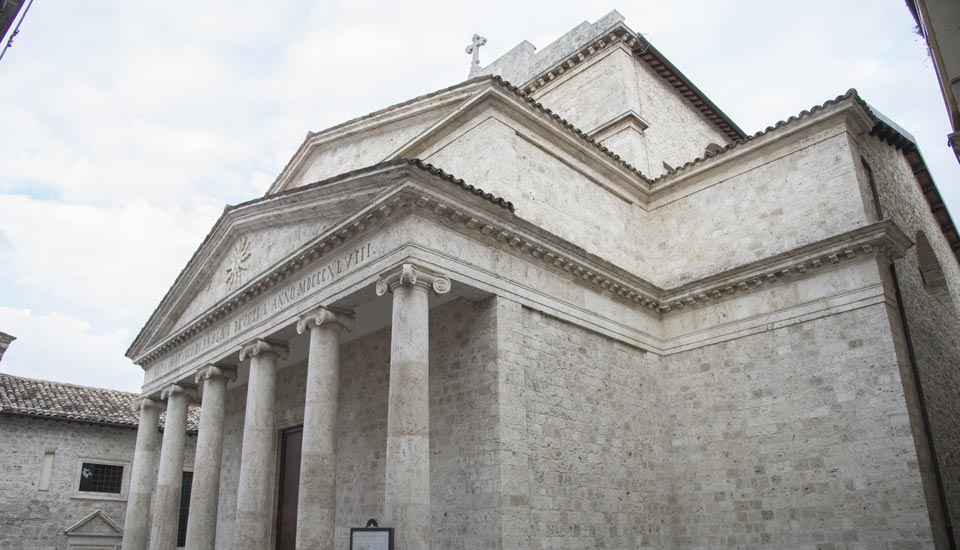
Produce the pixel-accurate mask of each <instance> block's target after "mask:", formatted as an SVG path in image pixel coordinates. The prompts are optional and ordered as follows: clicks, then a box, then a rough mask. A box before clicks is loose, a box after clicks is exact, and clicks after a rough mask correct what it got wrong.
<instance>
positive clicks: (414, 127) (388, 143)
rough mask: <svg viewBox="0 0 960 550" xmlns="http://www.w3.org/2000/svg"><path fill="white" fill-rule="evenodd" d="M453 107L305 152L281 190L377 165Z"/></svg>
mask: <svg viewBox="0 0 960 550" xmlns="http://www.w3.org/2000/svg"><path fill="white" fill-rule="evenodd" d="M454 107H455V106H448V107H443V108H439V109H434V110H431V111H427V112H423V113H420V114H418V115H416V116H412V117H408V118H405V119H403V120H399V121H396V122H391V123H389V124H384V125H381V126H377V127H376V130H375V131H373V132H366V131H364V132H361V133H360V134H358V135H356V136H351V137H348V138H345V139H338V140H335V141H332V142H329V143H324V144H321V145H318V146H316V147H314V148H312V150H311V151H310V152H309V153H308V155H307V158H306V159H305V160H304V161H303V163H302V165H301V166H300V167H299V168H298V169H297V171H296V172H295V173H294V174H292V175H291V176H290V177H289V181H288V183H287V184H286V186H285V187H284V189H293V188H295V187H301V186H303V185H308V184H310V183H314V182H318V181H321V180H324V179H326V178H330V177H333V176H337V175H340V174H343V173H346V172H349V171H351V170H357V169H359V168H365V167H367V166H372V165H374V164H377V163H379V162H381V161H383V160H385V159H386V158H387V156H388V155H390V153H393V152H394V151H395V150H397V149H398V148H400V146H401V145H403V144H405V143H407V142H409V141H410V140H412V139H413V138H414V137H415V136H416V135H417V134H419V133H420V132H422V131H423V130H425V129H426V128H428V127H429V126H430V125H431V124H433V123H435V122H436V121H438V120H440V119H441V118H443V117H444V116H445V115H447V114H448V113H449V112H450V111H452V110H453V109H454Z"/></svg>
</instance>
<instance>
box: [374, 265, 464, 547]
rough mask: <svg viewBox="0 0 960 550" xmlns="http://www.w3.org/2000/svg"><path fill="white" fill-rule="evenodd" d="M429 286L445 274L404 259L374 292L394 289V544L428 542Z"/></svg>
mask: <svg viewBox="0 0 960 550" xmlns="http://www.w3.org/2000/svg"><path fill="white" fill-rule="evenodd" d="M430 289H433V291H434V292H436V293H437V294H445V293H447V292H449V291H450V279H447V278H446V277H443V276H440V275H435V274H431V273H428V272H425V271H423V270H422V269H420V268H419V267H415V266H413V265H412V264H403V265H402V266H401V267H400V269H399V270H397V271H394V272H393V273H390V274H388V275H386V276H382V277H381V278H380V280H379V281H377V295H378V296H382V295H383V294H384V293H386V292H387V290H389V291H390V292H392V293H393V321H392V323H393V324H392V327H391V333H390V390H389V391H390V394H389V397H388V403H387V466H386V469H387V478H386V486H385V487H384V516H385V517H386V521H387V525H392V526H394V528H395V529H396V531H395V532H396V535H397V544H396V547H397V549H398V550H425V549H429V548H430V406H429V401H430V391H429V387H430V385H429V378H428V376H429V357H430V354H429V342H430V338H429V335H428V327H429V313H430V311H429V304H428V300H427V299H428V297H429V291H430Z"/></svg>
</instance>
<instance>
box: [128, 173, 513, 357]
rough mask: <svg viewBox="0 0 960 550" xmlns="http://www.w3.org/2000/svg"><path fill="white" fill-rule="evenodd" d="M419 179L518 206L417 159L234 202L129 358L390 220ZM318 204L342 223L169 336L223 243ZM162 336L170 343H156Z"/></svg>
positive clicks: (197, 327) (184, 333)
mask: <svg viewBox="0 0 960 550" xmlns="http://www.w3.org/2000/svg"><path fill="white" fill-rule="evenodd" d="M417 177H419V178H421V179H425V178H426V179H429V180H431V181H434V182H441V183H442V184H443V185H445V186H449V185H451V184H453V185H454V186H456V187H457V188H459V189H460V190H461V191H463V192H464V193H466V194H468V195H472V196H474V197H476V198H477V200H479V201H481V202H483V203H486V204H490V205H491V207H493V208H497V209H501V210H504V211H506V212H512V211H513V208H514V207H513V204H512V203H510V202H508V201H506V200H504V199H503V198H500V197H495V196H493V195H491V194H489V193H485V192H484V191H483V190H481V189H478V188H476V187H474V186H472V185H468V184H466V183H464V182H463V181H462V180H459V179H456V178H454V177H453V176H450V175H449V174H446V173H445V172H443V171H442V170H439V169H437V168H435V167H433V166H430V165H429V164H426V163H423V162H421V161H418V160H412V161H411V160H400V161H393V162H388V163H383V164H380V165H377V166H372V167H368V168H366V169H363V170H356V171H354V172H350V173H347V174H343V175H341V176H337V177H335V178H331V179H329V180H325V181H322V182H318V183H315V184H311V185H308V186H304V187H298V188H296V189H292V190H289V191H286V192H283V193H280V194H277V195H271V196H268V197H264V198H261V199H256V200H253V201H248V202H246V203H242V204H239V205H236V206H233V207H228V208H227V209H225V210H224V214H223V215H222V216H221V218H220V219H219V220H218V221H217V223H216V224H215V225H214V228H213V229H212V230H211V232H210V234H209V235H207V238H206V239H205V240H204V241H203V243H202V244H201V245H200V247H199V248H198V250H197V252H196V253H194V256H193V258H191V260H190V262H189V263H188V264H187V266H186V267H185V268H184V270H183V272H181V274H180V276H179V277H178V278H177V281H176V282H175V283H174V284H173V286H172V287H171V288H170V290H169V291H168V292H167V295H166V296H165V297H164V299H163V301H161V303H160V305H159V306H158V307H157V309H156V310H155V311H154V312H153V314H152V315H151V317H150V320H149V321H148V322H147V324H146V325H145V326H144V328H143V329H142V330H141V332H140V334H139V335H138V336H137V338H136V339H135V340H134V342H133V344H131V346H130V348H129V349H128V350H127V356H128V357H130V358H131V359H135V360H136V362H138V363H141V361H146V362H149V361H150V360H152V358H155V357H156V356H157V355H158V353H163V351H165V350H167V349H170V347H171V346H170V345H168V344H169V343H171V342H182V341H183V340H184V339H186V338H189V337H190V336H192V335H194V334H197V333H198V332H199V331H201V330H203V329H204V328H206V327H207V326H209V325H210V323H212V322H213V321H216V320H217V319H220V318H222V317H223V316H224V315H226V314H228V313H229V312H231V311H233V310H234V309H236V307H238V306H240V305H242V304H243V303H246V302H247V301H249V300H250V299H252V298H253V297H255V296H257V295H259V294H261V293H262V292H263V291H265V290H267V289H269V288H271V287H273V286H274V285H276V284H278V283H279V282H281V281H282V280H284V279H286V278H287V277H288V276H289V275H290V274H292V273H294V272H296V271H297V270H298V269H299V268H300V267H302V266H303V265H304V264H305V263H307V262H310V261H313V260H315V259H318V258H319V257H321V256H323V255H324V254H327V253H329V252H330V251H331V250H333V249H334V248H336V247H337V246H338V245H339V244H341V243H342V242H344V241H346V240H348V239H350V238H351V237H354V236H356V235H358V234H360V233H363V232H366V231H367V230H369V228H370V227H372V226H373V225H375V224H379V223H380V222H382V221H384V220H385V219H386V218H388V217H389V216H390V215H391V214H393V213H394V211H395V210H396V208H397V204H396V201H395V200H394V201H393V202H391V201H390V200H388V199H387V198H386V197H387V196H388V195H390V193H389V190H390V189H396V188H397V185H398V184H400V183H402V182H403V181H405V180H407V179H410V178H417ZM347 199H353V201H352V202H351V204H350V206H349V207H347V208H344V207H343V204H344V203H343V201H346V200H347ZM357 201H362V204H361V207H356V206H355V204H356V203H357ZM319 208H325V209H326V210H325V212H328V213H337V214H338V215H337V220H336V222H334V223H332V224H331V225H330V227H328V228H327V229H325V230H324V231H323V232H322V233H321V234H320V235H318V236H317V237H315V238H313V239H310V240H308V241H307V242H305V243H303V244H302V245H300V246H298V247H296V248H295V250H293V251H292V252H291V253H290V254H288V255H286V256H285V257H284V258H283V259H281V260H279V261H277V262H276V263H275V264H274V265H272V266H271V267H270V268H269V269H267V270H265V271H263V272H261V273H260V274H257V275H255V276H254V277H252V278H251V279H249V280H248V281H247V282H246V283H244V284H242V285H241V286H239V288H237V289H236V290H234V291H232V292H230V293H229V294H227V295H225V296H224V297H223V298H222V299H221V300H219V301H218V303H217V304H216V305H214V306H212V307H210V308H208V309H206V310H204V311H203V312H202V313H201V314H200V315H198V316H197V317H196V318H195V319H193V320H191V321H189V323H187V324H186V325H185V326H183V327H181V328H179V329H177V330H176V331H174V333H173V334H170V335H169V336H164V335H165V334H166V333H167V332H169V330H170V329H171V327H172V324H173V323H174V321H175V320H176V319H177V318H178V313H179V312H181V311H183V309H184V308H185V307H186V305H187V304H189V303H190V300H191V299H192V298H193V297H194V296H195V295H196V292H197V288H198V286H200V285H201V284H203V281H204V278H203V277H204V274H209V271H210V270H211V269H215V266H217V265H219V264H218V260H220V259H222V258H223V257H224V256H225V255H226V254H228V253H229V251H230V250H229V247H227V246H225V245H228V244H229V243H230V242H231V239H232V236H235V235H237V234H238V232H239V231H240V229H239V228H245V227H252V226H256V225H257V224H263V223H274V224H277V223H289V220H290V219H299V218H300V217H301V216H303V215H309V214H310V213H315V212H317V211H318V210H317V209H319ZM338 208H339V210H337V209H338ZM304 213H306V214H304ZM281 214H282V215H281ZM290 216H292V218H291V217H290ZM158 341H160V342H165V343H163V344H157V343H156V342H158ZM173 345H176V344H175V343H174V344H173ZM147 350H153V351H149V352H148V351H147ZM157 350H160V351H157ZM141 364H142V363H141Z"/></svg>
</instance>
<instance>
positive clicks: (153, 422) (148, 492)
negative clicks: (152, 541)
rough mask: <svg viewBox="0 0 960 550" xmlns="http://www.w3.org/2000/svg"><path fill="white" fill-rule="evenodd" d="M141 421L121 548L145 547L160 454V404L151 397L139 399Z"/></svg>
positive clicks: (128, 549) (145, 548) (144, 548)
mask: <svg viewBox="0 0 960 550" xmlns="http://www.w3.org/2000/svg"><path fill="white" fill-rule="evenodd" d="M139 408H140V423H139V424H138V425H137V443H136V447H135V449H134V451H133V466H132V468H131V471H130V490H129V491H127V513H126V516H125V518H124V522H123V545H122V548H123V550H147V539H148V537H149V534H150V505H151V500H152V497H153V484H154V477H153V476H154V472H155V471H156V469H157V460H158V459H159V458H160V432H159V430H158V427H159V424H160V404H159V403H157V402H156V401H154V400H152V399H143V400H141V401H140V403H139Z"/></svg>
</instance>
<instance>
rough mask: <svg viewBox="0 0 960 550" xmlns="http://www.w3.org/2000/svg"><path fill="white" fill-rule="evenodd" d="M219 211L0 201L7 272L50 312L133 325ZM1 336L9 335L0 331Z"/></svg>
mask: <svg viewBox="0 0 960 550" xmlns="http://www.w3.org/2000/svg"><path fill="white" fill-rule="evenodd" d="M219 213H220V209H219V208H217V207H214V206H212V205H211V204H207V205H197V206H196V208H193V209H191V210H179V209H176V208H168V207H165V205H148V204H145V203H137V204H130V205H127V206H103V207H100V206H90V205H82V204H65V203H60V202H50V201H38V200H33V199H30V198H29V197H24V196H15V195H13V196H12V195H0V231H2V232H3V234H5V236H6V241H7V244H6V247H5V249H4V250H3V251H2V254H3V256H2V258H3V260H4V265H7V266H12V268H13V269H12V274H11V273H8V274H6V275H7V276H8V277H9V276H11V275H12V279H13V280H12V281H11V282H12V283H13V284H14V285H16V287H18V288H19V289H24V290H27V291H32V293H33V294H34V295H35V296H38V297H45V299H41V298H38V299H37V300H38V301H41V302H43V303H41V304H38V305H39V306H41V307H43V308H44V309H48V310H53V311H56V310H60V311H64V310H68V311H71V312H74V314H76V315H79V313H80V312H86V315H88V316H89V317H90V318H94V317H98V318H107V319H113V320H114V322H122V323H124V324H127V323H135V322H138V321H141V320H143V319H144V318H145V316H146V314H147V313H149V311H151V310H152V308H153V305H155V304H156V303H158V302H159V301H160V299H161V298H162V293H163V291H165V290H166V289H167V288H168V287H169V286H170V284H171V283H172V282H173V280H174V278H175V277H176V275H177V274H178V273H179V272H180V269H181V268H182V266H183V265H184V264H185V263H186V262H187V260H188V259H189V257H190V255H191V254H192V252H193V250H194V249H195V248H196V247H197V245H199V243H200V240H201V238H202V236H203V235H204V234H205V232H206V231H207V229H208V228H209V227H210V226H211V225H212V224H213V222H214V221H215V220H216V218H217V216H218V215H219ZM7 303H8V304H9V302H7ZM3 330H6V329H3Z"/></svg>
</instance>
